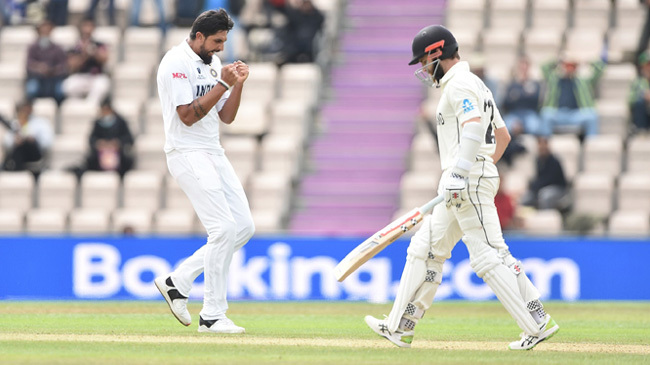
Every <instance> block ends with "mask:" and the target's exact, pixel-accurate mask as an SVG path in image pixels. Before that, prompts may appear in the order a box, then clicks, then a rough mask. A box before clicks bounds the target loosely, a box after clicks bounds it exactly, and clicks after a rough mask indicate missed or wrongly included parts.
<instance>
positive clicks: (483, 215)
mask: <svg viewBox="0 0 650 365" xmlns="http://www.w3.org/2000/svg"><path fill="white" fill-rule="evenodd" d="M450 170H451V169H449V170H448V171H445V172H444V173H443V176H442V178H441V179H440V185H439V186H438V194H444V187H443V183H444V181H445V179H446V177H447V175H448V174H449V171H450ZM498 189H499V174H498V172H497V168H496V166H495V165H494V164H493V163H491V162H488V161H477V162H476V163H475V164H474V165H473V166H472V169H471V171H470V175H469V189H468V193H469V201H468V202H465V203H464V204H463V205H462V206H461V208H460V209H457V208H455V207H452V208H447V207H446V206H445V204H444V202H442V203H441V204H438V205H437V206H436V207H435V208H434V209H433V212H432V213H431V215H430V216H427V217H425V220H424V222H422V223H423V225H422V229H420V230H419V231H418V232H417V233H416V234H415V235H414V236H413V238H412V240H414V241H419V242H421V243H420V244H423V245H427V246H430V247H431V249H430V250H431V253H432V254H433V255H434V256H435V257H439V258H444V259H448V258H450V257H451V251H452V250H453V248H454V246H456V243H457V242H458V241H459V240H460V239H461V238H462V236H463V234H466V235H469V236H470V237H473V238H475V239H476V240H477V241H478V242H482V244H487V245H488V246H490V247H492V248H494V249H496V250H497V251H498V252H499V254H500V255H505V254H506V253H508V252H509V251H508V246H507V244H506V243H505V241H504V239H503V233H502V231H501V224H500V222H499V216H498V214H497V208H496V206H495V205H494V196H495V195H496V193H497V190H498ZM476 249H477V247H472V246H471V244H470V246H468V250H469V253H470V255H472V254H473V253H474V251H476Z"/></svg>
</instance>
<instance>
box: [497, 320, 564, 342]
mask: <svg viewBox="0 0 650 365" xmlns="http://www.w3.org/2000/svg"><path fill="white" fill-rule="evenodd" d="M559 330H560V326H558V325H557V323H555V321H554V320H553V319H552V318H551V316H550V315H548V314H547V315H546V320H545V321H544V323H543V324H542V325H541V327H540V329H539V333H538V334H537V335H536V336H530V335H527V334H525V333H522V334H521V339H520V340H518V341H514V342H511V343H510V345H508V348H509V349H510V350H532V349H533V347H535V346H536V345H537V344H538V343H540V342H542V341H544V340H548V339H549V338H551V337H553V335H554V334H555V333H556V332H557V331H559Z"/></svg>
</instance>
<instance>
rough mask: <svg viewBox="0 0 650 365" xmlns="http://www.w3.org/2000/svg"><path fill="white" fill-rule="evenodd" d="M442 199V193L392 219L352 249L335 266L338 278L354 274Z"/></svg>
mask: <svg viewBox="0 0 650 365" xmlns="http://www.w3.org/2000/svg"><path fill="white" fill-rule="evenodd" d="M442 199H443V196H442V195H440V196H437V197H435V198H434V199H432V200H431V201H429V202H428V203H426V204H424V205H423V206H421V207H419V208H415V209H413V210H411V211H410V212H408V213H406V214H404V215H403V216H401V217H399V218H397V219H396V220H394V221H392V222H391V223H390V224H389V225H387V226H386V227H384V228H382V229H381V230H380V231H379V232H377V233H375V234H373V235H372V236H371V237H370V238H368V239H367V240H365V241H363V242H362V243H361V244H360V245H359V246H357V247H355V248H354V250H352V251H350V253H349V254H348V255H347V256H345V258H343V260H341V262H339V264H338V265H336V267H335V268H334V275H335V276H336V280H338V281H343V280H345V278H347V277H348V275H350V274H352V273H353V272H354V271H355V270H356V269H358V268H359V267H360V266H361V265H363V264H364V263H365V262H366V261H368V260H370V259H371V258H373V257H374V256H375V255H376V254H378V253H379V252H381V250H383V249H384V248H386V246H388V245H390V244H391V243H393V242H395V240H396V239H398V238H399V237H400V236H401V235H403V234H404V233H405V232H407V231H408V230H410V229H411V228H413V227H415V226H416V225H417V224H418V223H420V222H421V221H422V219H423V218H424V215H425V214H427V213H428V212H430V211H431V210H432V209H433V207H434V206H436V205H437V204H438V203H440V202H441V201H442Z"/></svg>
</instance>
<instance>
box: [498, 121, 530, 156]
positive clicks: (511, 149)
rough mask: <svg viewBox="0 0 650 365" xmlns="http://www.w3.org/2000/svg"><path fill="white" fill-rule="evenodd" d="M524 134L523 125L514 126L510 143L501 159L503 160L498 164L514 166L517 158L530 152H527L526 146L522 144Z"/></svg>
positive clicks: (516, 124)
mask: <svg viewBox="0 0 650 365" xmlns="http://www.w3.org/2000/svg"><path fill="white" fill-rule="evenodd" d="M523 134H524V127H523V125H521V124H519V123H515V124H513V126H512V130H511V131H510V138H511V140H510V143H508V145H507V146H506V149H505V151H503V156H502V157H501V160H500V161H499V163H498V164H506V165H508V166H512V164H513V163H514V162H515V159H516V158H517V156H519V155H523V154H524V153H526V152H528V150H526V146H525V145H524V143H523V142H522V138H523V137H522V135H523Z"/></svg>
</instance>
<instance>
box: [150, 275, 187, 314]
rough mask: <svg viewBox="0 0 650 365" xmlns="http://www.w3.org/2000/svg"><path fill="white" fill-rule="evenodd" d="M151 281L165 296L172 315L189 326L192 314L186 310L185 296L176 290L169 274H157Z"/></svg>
mask: <svg viewBox="0 0 650 365" xmlns="http://www.w3.org/2000/svg"><path fill="white" fill-rule="evenodd" d="M153 282H154V284H156V288H158V290H159V291H160V294H162V296H163V298H165V301H166V302H167V305H169V309H171V311H172V314H173V315H174V317H176V319H178V321H179V322H181V324H183V325H184V326H189V325H190V324H191V323H192V316H190V312H188V310H187V297H186V296H184V295H182V294H181V293H179V292H178V289H176V286H175V285H174V282H173V281H172V277H171V276H170V275H167V276H159V277H157V278H156V279H154V281H153Z"/></svg>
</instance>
